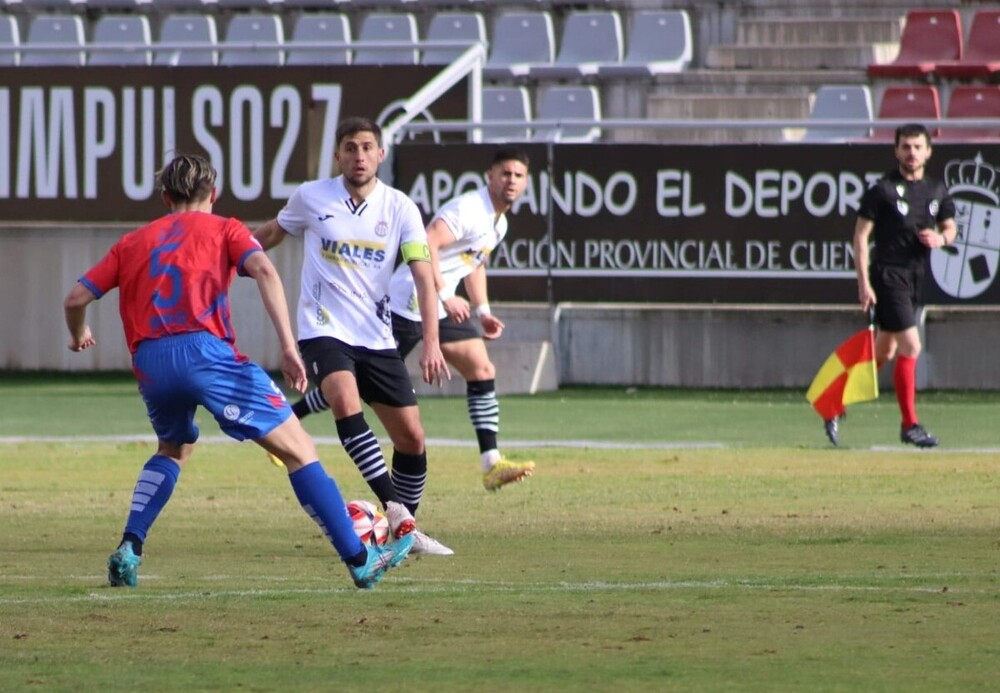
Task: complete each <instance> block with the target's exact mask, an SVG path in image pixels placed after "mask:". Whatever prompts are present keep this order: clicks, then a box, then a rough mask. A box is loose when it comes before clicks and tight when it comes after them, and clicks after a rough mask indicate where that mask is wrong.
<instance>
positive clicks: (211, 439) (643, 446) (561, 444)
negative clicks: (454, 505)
mask: <svg viewBox="0 0 1000 693" xmlns="http://www.w3.org/2000/svg"><path fill="white" fill-rule="evenodd" d="M313 440H314V441H316V444H317V445H340V438H334V437H332V436H313ZM155 442H156V436H154V435H152V434H141V435H119V436H0V444H7V445H13V444H16V443H155ZM198 442H199V443H238V442H239V441H236V440H233V439H232V438H230V437H229V436H219V435H217V436H202V437H200V438H199V439H198ZM390 442H391V441H389V440H384V439H381V440H379V444H380V445H388V444H389V443H390ZM426 442H427V445H429V446H431V447H476V445H477V443H476V440H475V439H474V438H469V439H463V440H457V439H454V438H428V439H427V441H426ZM503 446H504V447H505V448H601V449H609V450H654V449H655V450H673V449H677V450H702V449H720V448H724V447H726V446H725V445H723V444H722V443H713V442H697V441H693V442H688V443H685V442H680V443H668V442H656V441H651V442H647V443H643V442H637V443H615V442H609V441H606V440H505V441H504V443H503Z"/></svg>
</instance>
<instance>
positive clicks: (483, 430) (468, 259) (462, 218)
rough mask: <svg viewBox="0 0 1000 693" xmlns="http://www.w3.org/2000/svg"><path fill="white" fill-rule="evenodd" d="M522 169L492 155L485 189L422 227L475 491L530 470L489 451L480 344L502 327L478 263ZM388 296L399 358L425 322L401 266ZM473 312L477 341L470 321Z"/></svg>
mask: <svg viewBox="0 0 1000 693" xmlns="http://www.w3.org/2000/svg"><path fill="white" fill-rule="evenodd" d="M528 165H529V162H528V155H527V154H526V153H525V152H524V150H522V149H520V148H516V147H504V148H502V149H499V150H498V151H497V152H496V154H495V155H494V157H493V161H492V163H491V165H490V167H489V169H488V170H487V171H486V185H484V186H482V187H480V188H478V189H476V190H472V191H470V192H467V193H465V194H463V195H459V196H458V197H456V198H454V199H453V200H451V201H450V202H448V203H447V204H446V205H445V206H444V207H442V208H441V209H440V210H439V211H438V213H437V215H436V216H435V217H434V219H433V220H432V221H431V223H430V225H429V226H428V227H427V242H428V245H429V247H430V252H431V257H432V259H433V268H434V286H435V289H436V291H437V300H434V299H433V298H432V300H434V304H435V306H436V310H437V313H436V318H437V321H438V324H439V332H440V339H441V350H442V352H443V353H444V358H445V360H446V361H447V362H448V363H450V364H451V365H452V366H454V367H455V369H456V370H457V371H458V372H459V373H461V374H462V377H463V378H464V379H465V381H466V403H467V405H468V411H469V419H470V420H471V421H472V427H473V428H474V429H475V432H476V438H477V440H478V442H479V452H480V459H481V462H482V468H483V486H484V487H485V488H486V489H487V490H489V491H495V490H497V489H499V488H500V487H501V486H504V485H506V484H509V483H511V482H514V481H521V480H523V479H524V478H525V477H527V476H530V475H531V474H532V472H534V469H535V463H534V462H515V461H513V460H508V459H505V458H504V457H503V456H502V455H501V454H500V451H499V449H498V447H497V433H498V431H499V426H500V405H499V403H498V401H497V396H496V386H495V378H496V368H495V367H494V365H493V363H492V361H490V357H489V354H488V353H487V350H486V344H485V342H484V341H483V340H484V339H497V338H498V337H500V335H501V333H502V332H503V329H504V324H503V322H501V321H500V320H499V319H498V318H497V317H496V316H495V315H493V314H492V313H491V312H490V304H489V298H488V294H487V290H486V261H487V260H488V259H489V255H490V253H491V252H492V251H493V249H494V248H496V247H497V245H499V244H500V241H502V240H503V238H504V236H505V235H506V234H507V217H506V212H508V211H509V210H510V208H511V206H512V205H513V204H514V202H515V201H516V200H517V198H519V197H520V196H521V194H522V193H523V192H524V189H525V187H526V186H527V183H528ZM459 282H463V283H464V286H465V291H466V293H467V294H468V296H469V301H466V300H465V299H464V298H462V297H461V296H457V295H456V294H455V291H456V289H457V288H458V284H459ZM389 297H390V306H391V308H392V331H393V334H394V335H395V338H396V344H397V346H398V348H399V352H400V354H401V355H402V357H403V358H406V355H407V354H409V353H410V351H412V350H413V348H414V347H415V346H416V345H417V344H418V343H419V342H420V340H421V338H422V337H423V335H424V334H425V332H426V324H427V321H426V316H425V311H424V310H423V309H422V306H424V305H425V302H424V299H423V297H422V296H421V294H420V290H419V285H417V284H416V283H415V282H414V277H413V275H412V274H411V273H410V272H409V271H407V269H406V268H405V267H402V266H401V267H399V268H397V269H396V271H395V272H394V273H393V275H392V283H391V285H390V289H389ZM470 302H471V304H472V308H471V309H470V306H469V303H470ZM473 312H474V313H475V315H476V318H477V319H478V321H479V324H480V326H481V328H482V336H480V332H479V330H477V329H476V326H475V324H474V323H473V321H472V317H471V316H472V313H473ZM328 406H329V405H328V404H327V403H326V401H325V400H324V399H323V393H322V391H320V390H313V391H311V392H310V393H309V394H307V395H306V397H305V398H303V399H302V400H300V401H299V402H297V403H296V404H295V405H294V406H293V407H292V409H293V411H294V412H295V413H296V415H298V416H299V418H302V417H304V416H307V415H308V414H309V413H311V412H318V411H322V410H324V409H326V408H327V407H328Z"/></svg>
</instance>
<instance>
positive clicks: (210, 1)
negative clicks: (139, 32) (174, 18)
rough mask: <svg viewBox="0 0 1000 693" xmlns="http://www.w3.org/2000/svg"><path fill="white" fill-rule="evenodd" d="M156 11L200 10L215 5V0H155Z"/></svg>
mask: <svg viewBox="0 0 1000 693" xmlns="http://www.w3.org/2000/svg"><path fill="white" fill-rule="evenodd" d="M155 1H156V9H157V11H158V12H175V13H182V12H201V11H205V10H211V9H212V8H214V7H216V3H215V0H155Z"/></svg>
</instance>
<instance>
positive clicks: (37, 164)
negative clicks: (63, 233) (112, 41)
mask: <svg viewBox="0 0 1000 693" xmlns="http://www.w3.org/2000/svg"><path fill="white" fill-rule="evenodd" d="M437 72H438V70H437V69H436V68H431V67H417V66H414V67H408V66H407V67H393V68H392V69H386V68H380V67H374V66H372V67H368V66H359V67H350V68H338V67H323V68H315V67H282V68H267V67H227V68H216V69H213V70H204V69H203V68H198V67H143V68H141V69H134V68H122V67H87V68H50V67H49V68H30V67H16V68H0V219H2V220H3V221H4V222H18V221H27V222H79V221H86V222H88V223H91V222H100V221H129V222H139V221H144V220H146V219H148V218H150V217H151V216H154V215H156V214H157V213H159V212H160V211H161V210H162V205H161V203H160V201H159V197H158V194H157V193H156V191H155V180H154V179H155V173H156V171H157V170H158V169H159V168H160V167H161V166H162V164H163V163H164V160H165V158H166V157H169V156H171V155H172V154H173V153H174V152H178V151H179V152H197V153H203V154H207V155H208V156H209V157H210V158H211V159H212V162H213V164H215V166H216V168H217V169H218V171H219V193H220V195H219V203H218V204H217V206H216V210H217V211H218V212H219V213H220V214H231V215H233V216H238V217H240V218H242V219H247V220H254V219H258V220H260V219H267V218H270V217H272V216H274V214H275V213H276V212H277V210H278V209H279V208H280V206H281V204H282V203H283V202H284V201H285V200H286V199H287V198H288V196H289V194H290V193H291V192H292V190H294V188H295V186H296V185H297V184H298V183H300V182H302V181H303V180H307V179H310V178H315V177H317V176H326V175H330V174H331V172H333V170H334V164H333V136H334V131H335V129H336V126H337V121H338V120H339V119H340V118H342V117H344V116H348V115H362V116H367V117H370V118H376V117H377V116H378V115H379V114H380V113H382V112H383V110H384V109H386V108H387V106H389V105H390V104H392V103H394V102H398V101H400V100H403V99H406V98H408V97H410V96H411V95H412V94H413V93H414V92H416V91H417V90H418V89H420V87H422V86H423V85H424V84H425V83H426V82H427V81H428V80H429V79H430V78H431V77H433V76H434V75H435V74H437ZM431 111H432V113H431V114H430V115H431V116H432V117H434V118H439V119H440V118H445V119H456V118H464V117H465V115H466V113H467V112H468V106H467V92H466V84H465V82H462V83H460V84H459V85H458V86H456V87H454V88H452V89H451V90H450V91H449V92H448V93H447V94H445V96H443V97H442V98H441V99H439V100H438V101H437V102H436V103H435V104H434V106H433V107H432V109H431Z"/></svg>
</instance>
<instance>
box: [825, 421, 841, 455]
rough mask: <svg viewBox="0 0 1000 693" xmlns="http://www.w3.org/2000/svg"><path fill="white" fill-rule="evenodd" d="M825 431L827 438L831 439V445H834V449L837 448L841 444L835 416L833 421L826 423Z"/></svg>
mask: <svg viewBox="0 0 1000 693" xmlns="http://www.w3.org/2000/svg"><path fill="white" fill-rule="evenodd" d="M823 430H824V431H826V437H827V438H829V439H830V442H831V443H833V447H837V445H838V444H839V443H840V431H839V426H838V425H837V417H836V416H835V417H833V418H832V419H827V420H826V421H824V422H823Z"/></svg>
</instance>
